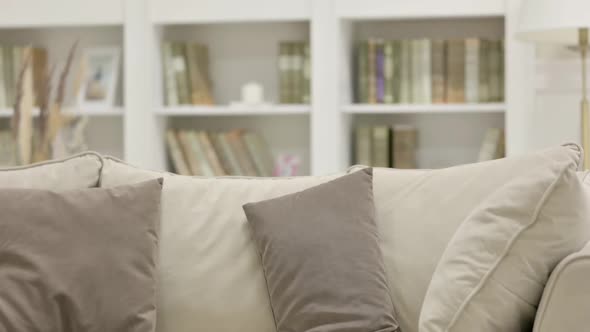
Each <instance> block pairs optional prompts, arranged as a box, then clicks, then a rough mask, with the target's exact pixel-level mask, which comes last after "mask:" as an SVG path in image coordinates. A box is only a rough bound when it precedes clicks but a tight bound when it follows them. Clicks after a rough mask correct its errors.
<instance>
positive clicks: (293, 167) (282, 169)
mask: <svg viewBox="0 0 590 332" xmlns="http://www.w3.org/2000/svg"><path fill="white" fill-rule="evenodd" d="M300 167H301V158H300V157H299V156H297V155H294V154H291V153H284V154H280V155H278V156H277V163H276V166H275V171H274V176H296V175H299V168H300Z"/></svg>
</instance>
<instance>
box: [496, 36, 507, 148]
mask: <svg viewBox="0 0 590 332" xmlns="http://www.w3.org/2000/svg"><path fill="white" fill-rule="evenodd" d="M498 43H499V53H500V55H499V57H500V68H499V69H498V75H499V76H500V77H499V84H500V87H499V91H498V101H499V102H502V101H504V100H505V96H506V63H505V59H504V57H505V51H506V50H505V47H504V45H505V44H504V40H500V41H499V42H498ZM502 138H504V135H502ZM502 144H504V143H502ZM503 156H504V155H503V154H502V157H503Z"/></svg>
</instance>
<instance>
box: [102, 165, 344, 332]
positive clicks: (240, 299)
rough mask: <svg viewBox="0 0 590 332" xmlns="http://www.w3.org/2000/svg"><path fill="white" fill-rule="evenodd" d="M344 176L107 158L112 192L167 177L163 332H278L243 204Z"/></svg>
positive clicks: (162, 260)
mask: <svg viewBox="0 0 590 332" xmlns="http://www.w3.org/2000/svg"><path fill="white" fill-rule="evenodd" d="M339 176H341V174H335V175H331V176H318V177H295V178H245V177H225V178H205V177H188V176H179V175H172V174H167V173H160V172H153V171H146V170H141V169H138V168H135V167H133V166H129V165H126V164H123V163H121V162H119V161H116V160H114V159H112V158H105V166H104V168H103V172H102V180H101V181H102V186H104V187H110V186H117V185H121V184H126V183H134V182H137V181H144V180H146V179H150V178H158V177H164V185H163V189H162V227H161V234H160V268H159V271H158V272H159V288H158V290H159V293H158V294H159V296H158V308H159V309H158V328H157V330H158V331H161V332H169V331H174V332H193V331H216V332H234V331H241V332H275V331H276V328H275V324H274V320H273V316H272V311H271V307H270V303H269V298H268V291H267V288H266V282H265V280H264V273H263V270H262V265H261V263H260V257H259V256H258V252H257V248H256V245H255V244H254V242H253V240H252V235H251V231H250V227H249V225H248V222H247V220H246V216H245V214H244V211H243V210H242V205H244V204H246V203H249V202H255V201H261V200H266V199H270V198H274V197H279V196H282V195H286V194H290V193H294V192H298V191H301V190H304V189H307V188H310V187H313V186H316V185H318V184H321V183H324V182H327V181H330V180H333V179H335V178H338V177H339Z"/></svg>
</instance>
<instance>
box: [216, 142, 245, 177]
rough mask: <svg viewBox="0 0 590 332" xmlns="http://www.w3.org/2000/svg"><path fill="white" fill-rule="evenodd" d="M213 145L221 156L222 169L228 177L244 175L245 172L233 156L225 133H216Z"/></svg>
mask: <svg viewBox="0 0 590 332" xmlns="http://www.w3.org/2000/svg"><path fill="white" fill-rule="evenodd" d="M214 137H215V139H214V144H215V147H216V148H218V149H219V150H218V152H219V154H220V156H221V160H222V163H223V167H224V169H225V170H226V172H227V173H228V174H229V175H236V176H239V175H246V174H245V171H243V170H242V168H241V167H240V163H239V162H238V157H237V156H236V155H235V154H234V151H233V149H232V147H231V145H230V143H229V141H228V139H227V136H226V133H217V134H215V135H214Z"/></svg>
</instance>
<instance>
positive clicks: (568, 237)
mask: <svg viewBox="0 0 590 332" xmlns="http://www.w3.org/2000/svg"><path fill="white" fill-rule="evenodd" d="M580 162H581V153H580V152H579V151H576V150H565V149H564V153H563V157H562V158H559V159H555V160H551V161H549V162H545V163H537V164H536V165H532V166H531V167H530V169H529V171H528V172H527V173H526V174H524V175H523V176H521V177H519V178H517V179H514V180H512V181H510V182H509V183H507V184H505V185H503V186H501V187H499V188H498V189H497V190H496V191H495V192H494V193H493V194H491V195H490V196H489V197H488V198H487V199H486V200H484V201H483V202H482V203H481V204H479V206H477V207H476V208H475V209H474V210H473V211H472V213H471V214H470V215H469V216H468V217H467V218H466V219H465V221H463V222H462V224H461V225H460V227H459V229H458V230H457V232H456V233H455V234H454V236H453V238H452V239H451V241H450V243H449V244H448V246H447V248H446V250H445V251H444V253H443V256H442V259H441V261H440V262H439V263H438V266H437V268H436V270H435V272H434V275H433V277H432V281H431V282H430V286H429V288H428V291H427V293H426V298H425V300H424V305H423V307H422V312H421V316H420V331H421V332H443V331H445V332H446V331H450V332H453V331H456V332H461V331H475V330H477V331H482V332H493V331H530V330H531V329H532V326H533V321H534V317H535V311H536V308H537V305H538V303H539V301H540V298H541V295H542V293H543V289H544V286H545V284H546V283H547V279H548V276H549V274H550V273H551V271H553V269H554V268H555V266H556V265H557V264H558V263H559V262H560V261H561V260H562V259H563V258H565V257H566V256H568V255H569V254H571V253H573V252H576V251H578V250H580V248H582V247H583V246H584V245H585V244H586V241H587V240H588V237H589V234H590V206H587V204H586V196H585V192H584V188H583V185H582V183H581V181H580V180H579V178H578V177H577V175H576V170H577V168H578V165H579V163H580Z"/></svg>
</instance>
